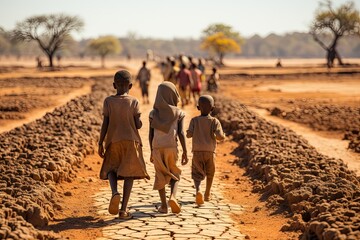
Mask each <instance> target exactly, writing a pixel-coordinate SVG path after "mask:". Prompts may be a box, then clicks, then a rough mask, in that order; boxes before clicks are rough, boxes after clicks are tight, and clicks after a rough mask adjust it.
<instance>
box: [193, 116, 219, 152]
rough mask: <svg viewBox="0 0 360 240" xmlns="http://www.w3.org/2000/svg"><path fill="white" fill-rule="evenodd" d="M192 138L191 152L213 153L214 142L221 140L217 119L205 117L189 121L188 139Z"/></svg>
mask: <svg viewBox="0 0 360 240" xmlns="http://www.w3.org/2000/svg"><path fill="white" fill-rule="evenodd" d="M190 135H191V137H192V151H193V152H194V151H206V152H215V149H216V140H223V139H224V133H223V132H222V128H221V124H220V122H219V120H218V119H216V118H214V117H212V116H210V115H206V116H198V117H194V118H193V119H191V122H190V125H189V130H188V137H190Z"/></svg>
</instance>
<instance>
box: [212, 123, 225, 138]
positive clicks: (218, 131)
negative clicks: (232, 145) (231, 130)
mask: <svg viewBox="0 0 360 240" xmlns="http://www.w3.org/2000/svg"><path fill="white" fill-rule="evenodd" d="M214 135H215V138H216V140H220V141H221V140H224V139H225V138H226V136H225V133H224V131H223V129H222V127H221V124H220V122H219V120H217V119H215V128H214Z"/></svg>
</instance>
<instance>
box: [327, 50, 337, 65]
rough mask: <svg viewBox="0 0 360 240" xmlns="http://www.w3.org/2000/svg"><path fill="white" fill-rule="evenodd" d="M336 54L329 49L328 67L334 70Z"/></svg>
mask: <svg viewBox="0 0 360 240" xmlns="http://www.w3.org/2000/svg"><path fill="white" fill-rule="evenodd" d="M335 56H336V52H335V50H334V49H331V48H329V49H327V57H326V58H327V67H328V68H332V67H333V66H334V60H335Z"/></svg>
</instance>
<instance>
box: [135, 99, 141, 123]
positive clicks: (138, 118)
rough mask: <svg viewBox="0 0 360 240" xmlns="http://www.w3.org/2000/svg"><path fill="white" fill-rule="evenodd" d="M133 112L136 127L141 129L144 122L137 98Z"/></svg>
mask: <svg viewBox="0 0 360 240" xmlns="http://www.w3.org/2000/svg"><path fill="white" fill-rule="evenodd" d="M133 114H134V121H135V127H136V129H140V128H141V127H142V122H141V119H140V116H141V112H140V109H139V102H138V101H137V100H136V101H135V109H134V112H133Z"/></svg>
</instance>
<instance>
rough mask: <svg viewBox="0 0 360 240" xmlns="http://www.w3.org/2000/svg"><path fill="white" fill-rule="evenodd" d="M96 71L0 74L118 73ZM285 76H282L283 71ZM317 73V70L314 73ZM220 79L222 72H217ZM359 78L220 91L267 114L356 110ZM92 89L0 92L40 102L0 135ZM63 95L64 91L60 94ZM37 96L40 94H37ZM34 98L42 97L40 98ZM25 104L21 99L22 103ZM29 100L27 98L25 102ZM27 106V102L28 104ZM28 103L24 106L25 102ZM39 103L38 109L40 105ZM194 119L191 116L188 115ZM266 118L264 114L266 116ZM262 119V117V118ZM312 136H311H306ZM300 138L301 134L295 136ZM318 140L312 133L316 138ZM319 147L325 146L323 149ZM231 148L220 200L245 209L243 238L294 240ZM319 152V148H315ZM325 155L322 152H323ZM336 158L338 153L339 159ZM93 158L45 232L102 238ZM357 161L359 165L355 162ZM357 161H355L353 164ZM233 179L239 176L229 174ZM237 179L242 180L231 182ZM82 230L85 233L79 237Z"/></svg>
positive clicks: (259, 82)
mask: <svg viewBox="0 0 360 240" xmlns="http://www.w3.org/2000/svg"><path fill="white" fill-rule="evenodd" d="M114 65H115V64H114V63H113V65H112V67H111V68H108V69H96V68H95V67H91V68H89V67H83V68H69V69H66V70H63V71H58V72H43V71H37V70H34V69H33V68H31V64H30V66H29V65H28V66H27V67H26V68H21V69H20V70H19V71H17V72H16V73H14V72H4V73H2V74H0V79H7V78H21V77H24V76H29V77H32V78H38V77H39V78H40V77H56V76H66V77H75V76H81V77H90V76H104V75H105V76H109V77H111V76H112V74H113V73H114V72H115V70H116V69H117V68H115V67H114ZM128 66H131V67H133V69H135V67H136V68H137V66H140V64H139V62H135V61H133V62H131V63H130V64H128ZM238 71H239V69H234V68H228V69H224V70H223V73H234V72H238ZM246 71H248V72H247V73H249V71H251V73H253V72H258V73H264V72H266V68H265V69H264V68H261V69H260V70H256V69H251V70H248V69H247V70H246ZM267 71H268V72H269V71H270V72H273V71H276V70H274V69H273V68H271V69H270V70H269V69H268V70H267ZM282 71H285V72H286V70H282ZM294 71H295V72H296V71H298V70H297V68H295V69H294V68H292V69H291V72H294ZM317 71H318V70H317ZM220 73H222V72H220ZM358 78H359V75H355V76H344V77H327V76H318V75H314V76H306V77H290V78H285V79H278V78H270V79H269V78H265V79H264V78H260V79H256V78H252V79H249V78H236V79H231V80H223V81H222V82H221V88H222V91H223V93H225V94H226V95H227V96H229V97H232V98H236V99H238V100H240V101H242V102H243V103H245V104H247V105H249V106H252V107H255V108H260V109H267V108H270V107H272V106H279V105H281V106H282V107H287V106H288V105H289V101H291V100H299V99H300V100H301V99H304V98H309V99H313V100H314V101H319V102H329V101H330V102H332V103H335V104H341V105H344V104H345V105H349V106H358V105H359V103H360V93H359V91H360V81H359V80H358ZM90 86H91V83H90V82H89V83H87V84H84V85H82V86H78V87H76V88H72V89H67V90H66V91H64V92H61V93H60V94H55V95H54V94H52V92H51V91H50V90H49V89H48V88H44V89H39V88H37V87H36V86H32V87H31V86H30V87H29V88H23V87H21V86H20V87H15V88H14V87H8V88H2V89H1V91H0V98H2V99H5V100H7V98H8V97H11V96H9V95H12V97H16V98H18V97H19V96H24V95H25V94H26V96H32V97H34V96H35V95H36V96H37V98H34V101H35V99H39V100H36V101H39V104H36V105H35V107H31V108H30V109H28V111H27V112H26V113H23V114H21V116H24V117H23V118H22V119H20V120H19V119H10V120H9V119H8V120H2V122H0V123H1V124H0V126H1V127H0V132H1V131H7V130H9V129H11V128H13V127H16V126H18V125H19V124H20V125H21V124H23V123H25V122H28V121H32V120H34V119H36V118H38V117H41V116H42V115H44V114H45V113H46V112H47V111H51V109H53V108H55V107H56V106H59V105H62V104H64V103H65V102H67V101H69V100H70V99H72V98H74V97H76V96H79V95H82V94H86V93H87V92H88V91H90ZM64 89H65V88H64ZM39 91H40V93H41V94H39ZM132 93H133V94H134V95H136V96H138V97H139V91H138V90H134V91H132ZM39 95H41V96H40V97H39ZM24 99H26V98H24ZM30 99H31V98H30ZM27 100H28V99H27ZM28 101H29V100H28ZM42 103H43V104H42ZM192 114H193V113H192ZM265 115H266V114H264V116H265ZM265 117H266V116H265ZM298 130H299V129H298ZM309 131H311V130H309ZM299 132H300V134H301V130H299ZM315 134H317V133H315ZM321 134H323V135H327V136H330V137H331V138H339V135H338V134H337V135H336V134H335V135H334V134H333V133H327V132H323V133H321ZM323 147H324V146H323ZM234 148H235V143H231V142H226V143H224V144H220V145H219V148H218V152H219V153H222V154H218V165H217V169H218V172H219V174H218V178H219V180H220V181H224V182H226V183H228V184H230V185H231V187H229V189H226V191H225V196H226V197H227V198H228V199H229V201H231V202H234V203H238V204H240V205H244V207H245V213H244V214H242V215H237V216H235V215H234V216H233V217H234V219H235V221H236V222H238V223H239V228H240V230H241V232H242V233H244V234H247V235H249V236H250V237H251V238H252V239H294V238H298V235H297V234H295V233H284V232H281V231H280V228H281V226H283V225H284V223H286V221H287V219H286V218H285V217H284V215H282V214H281V213H280V214H279V213H277V214H275V213H274V211H273V210H271V209H267V208H266V207H265V203H264V202H262V201H261V200H260V196H259V195H258V194H255V193H252V192H251V190H252V184H251V182H250V180H249V178H248V177H246V176H245V175H244V170H242V169H241V168H239V167H238V166H234V165H232V161H233V160H234V158H235V156H234V155H232V154H231V152H232V151H233V149H234ZM320 148H322V147H320ZM325 149H326V148H325ZM325 153H327V154H330V155H332V154H333V153H332V152H331V150H325ZM340 154H341V153H340ZM95 159H96V158H94V157H91V156H90V157H88V158H87V159H86V160H85V163H84V166H82V168H80V169H79V172H78V174H79V177H78V179H76V181H74V182H72V183H63V184H61V185H60V186H59V187H58V190H59V191H60V192H63V193H64V194H65V193H66V195H70V196H65V195H64V197H63V198H61V199H59V203H60V204H61V206H62V207H63V208H62V210H61V211H59V212H58V215H57V216H56V218H55V220H54V221H53V222H52V223H51V224H50V225H49V227H48V228H47V229H52V230H54V231H59V232H61V234H63V235H64V236H65V237H68V238H69V239H85V238H86V239H94V238H95V237H99V236H101V226H103V222H102V220H101V219H99V218H98V217H97V215H96V213H95V212H94V210H93V207H92V204H93V200H92V199H91V198H90V197H89V196H91V195H92V194H93V193H96V191H97V189H98V188H100V186H106V185H107V183H106V182H105V183H104V182H102V181H99V180H98V178H97V174H98V172H99V168H100V164H99V163H98V161H96V160H95ZM357 160H359V161H360V159H357ZM354 161H356V157H355V160H354ZM231 173H238V174H231ZM233 176H241V177H239V178H238V177H237V178H235V177H233ZM84 229H86V230H85V231H84Z"/></svg>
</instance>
